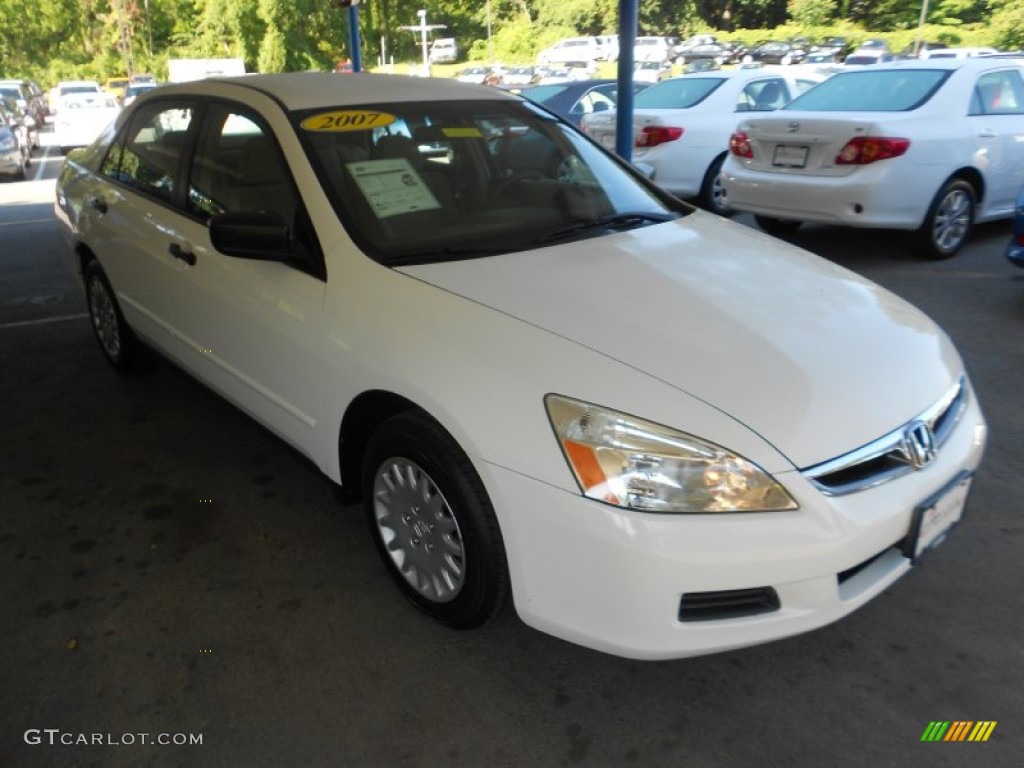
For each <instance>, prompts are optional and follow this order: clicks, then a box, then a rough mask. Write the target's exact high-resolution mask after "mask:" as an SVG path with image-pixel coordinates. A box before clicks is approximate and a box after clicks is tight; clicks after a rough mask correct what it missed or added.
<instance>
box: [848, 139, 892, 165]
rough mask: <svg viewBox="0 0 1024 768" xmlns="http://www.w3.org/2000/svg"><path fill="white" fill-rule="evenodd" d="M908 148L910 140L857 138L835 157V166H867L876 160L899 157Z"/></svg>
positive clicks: (851, 140)
mask: <svg viewBox="0 0 1024 768" xmlns="http://www.w3.org/2000/svg"><path fill="white" fill-rule="evenodd" d="M909 147H910V139H890V138H885V137H873V136H857V137H855V138H852V139H850V141H849V142H847V144H846V146H845V147H843V148H842V149H841V150H840V151H839V154H838V155H836V165H868V164H869V163H873V162H875V161H876V160H888V159H890V158H893V157H899V156H900V155H902V154H903V153H904V152H906V151H907V149H908V148H909Z"/></svg>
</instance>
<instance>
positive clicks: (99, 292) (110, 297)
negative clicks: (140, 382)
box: [84, 259, 138, 373]
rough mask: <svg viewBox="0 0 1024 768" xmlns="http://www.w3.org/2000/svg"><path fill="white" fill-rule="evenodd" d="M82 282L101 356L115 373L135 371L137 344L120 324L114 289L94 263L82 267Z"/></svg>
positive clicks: (98, 266)
mask: <svg viewBox="0 0 1024 768" xmlns="http://www.w3.org/2000/svg"><path fill="white" fill-rule="evenodd" d="M84 278H85V302H86V305H87V306H88V308H89V320H90V321H91V323H92V330H93V333H94V334H95V335H96V341H98V342H99V345H100V349H101V350H102V351H103V356H104V357H106V358H107V362H109V363H110V364H111V365H112V366H114V369H115V370H117V371H118V372H120V373H129V372H131V371H133V370H134V369H135V367H136V362H137V359H138V342H137V341H136V340H135V335H134V334H133V333H132V331H131V328H129V327H128V324H127V323H126V322H125V321H124V315H122V314H121V307H120V306H118V303H117V298H116V295H115V294H114V289H113V288H111V287H110V281H109V280H107V275H106V273H104V271H103V267H101V266H100V264H99V262H98V261H96V260H95V259H94V260H92V261H90V262H89V263H88V264H86V265H85V271H84Z"/></svg>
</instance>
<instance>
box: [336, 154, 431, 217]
mask: <svg viewBox="0 0 1024 768" xmlns="http://www.w3.org/2000/svg"><path fill="white" fill-rule="evenodd" d="M346 167H347V168H348V171H349V173H351V174H352V178H353V179H355V182H356V184H357V185H358V186H359V191H360V192H362V193H363V196H364V197H365V198H366V200H367V201H368V202H369V203H370V207H371V208H372V209H373V212H374V213H375V214H376V215H377V218H379V219H386V218H389V217H391V216H399V215H401V214H403V213H415V212H417V211H430V210H437V209H439V208H440V207H441V204H440V203H439V202H437V198H436V197H434V194H433V193H432V192H431V191H430V188H429V187H427V185H426V184H425V183H424V182H423V178H422V177H421V176H420V175H419V174H418V173H417V172H416V170H415V169H414V168H413V167H412V165H410V163H409V161H408V160H406V159H405V158H404V157H399V158H394V159H389V160H365V161H363V162H358V163H349V164H348V165H347V166H346Z"/></svg>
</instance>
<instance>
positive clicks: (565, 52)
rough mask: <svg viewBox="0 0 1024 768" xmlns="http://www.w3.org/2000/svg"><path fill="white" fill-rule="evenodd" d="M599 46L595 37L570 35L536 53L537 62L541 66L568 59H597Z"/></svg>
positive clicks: (599, 50)
mask: <svg viewBox="0 0 1024 768" xmlns="http://www.w3.org/2000/svg"><path fill="white" fill-rule="evenodd" d="M601 53H602V52H601V48H600V47H599V46H598V44H597V38H596V37H570V38H567V39H565V40H559V41H558V42H557V43H555V44H554V45H552V46H551V47H550V48H545V49H544V50H543V51H541V52H540V53H538V54H537V63H538V64H540V65H541V66H549V65H551V64H565V63H566V62H569V61H586V62H590V61H597V60H598V59H599V58H601Z"/></svg>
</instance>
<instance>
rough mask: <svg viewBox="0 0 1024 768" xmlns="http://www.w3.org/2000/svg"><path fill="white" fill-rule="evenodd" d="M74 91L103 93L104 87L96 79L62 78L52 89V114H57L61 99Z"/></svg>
mask: <svg viewBox="0 0 1024 768" xmlns="http://www.w3.org/2000/svg"><path fill="white" fill-rule="evenodd" d="M72 93H103V89H102V88H100V84H99V83H97V82H96V81H95V80H61V81H60V82H59V83H57V85H55V86H54V87H53V88H51V89H50V93H49V101H50V114H52V115H56V114H57V112H58V110H59V109H60V102H61V99H63V98H64V97H65V96H67V95H69V94H72Z"/></svg>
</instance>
